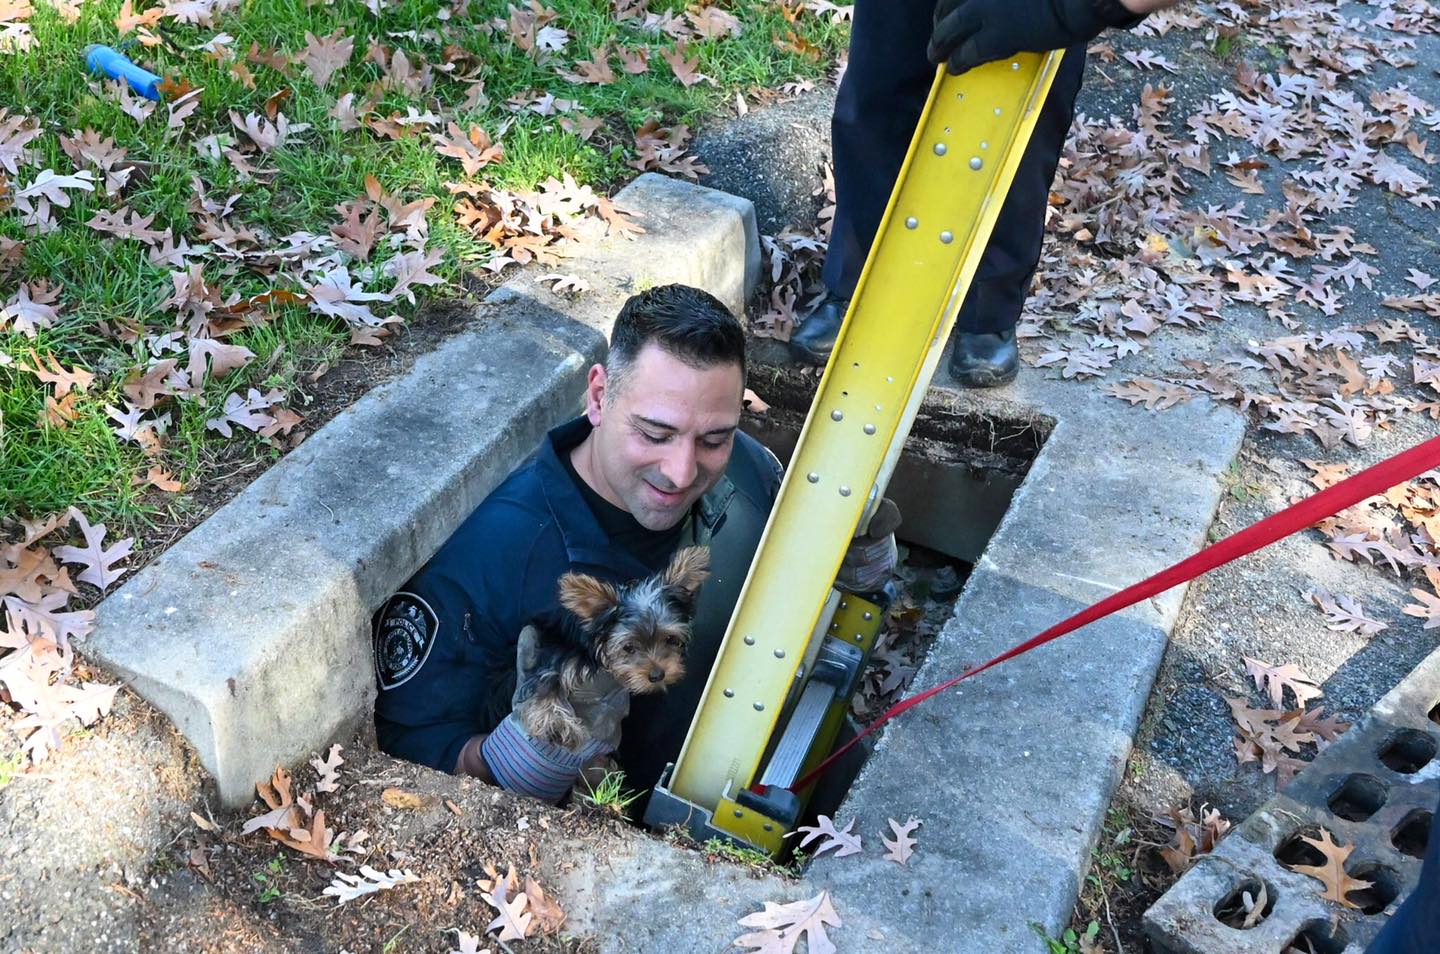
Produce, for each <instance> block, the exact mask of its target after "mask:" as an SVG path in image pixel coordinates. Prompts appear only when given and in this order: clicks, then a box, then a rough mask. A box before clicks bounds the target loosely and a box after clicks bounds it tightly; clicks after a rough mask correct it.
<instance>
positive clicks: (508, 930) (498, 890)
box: [480, 881, 534, 942]
mask: <svg viewBox="0 0 1440 954" xmlns="http://www.w3.org/2000/svg"><path fill="white" fill-rule="evenodd" d="M508 893H509V885H508V884H507V883H506V882H505V881H500V882H498V883H496V885H495V887H494V889H493V890H491V891H488V892H482V893H481V895H480V897H482V898H484V899H485V903H487V904H489V905H490V906H491V907H493V908H494V909H495V910H496V911H498V912H500V913H499V914H498V915H497V916H496V917H495V919H494V920H493V921H491V922H490V923H489V924H487V925H486V926H485V932H486V933H487V934H488V933H490V932H491V931H495V930H498V931H499V932H500V940H501V941H502V942H503V941H523V940H524V939H525V938H526V937H527V936H529V934H530V922H531V921H532V920H534V915H532V914H531V913H530V912H528V911H526V910H525V907H526V906H527V905H528V904H529V903H530V898H529V897H528V896H527V895H526V894H525V892H523V891H521V892H520V893H519V894H517V895H516V896H515V897H513V898H511V897H509V896H508Z"/></svg>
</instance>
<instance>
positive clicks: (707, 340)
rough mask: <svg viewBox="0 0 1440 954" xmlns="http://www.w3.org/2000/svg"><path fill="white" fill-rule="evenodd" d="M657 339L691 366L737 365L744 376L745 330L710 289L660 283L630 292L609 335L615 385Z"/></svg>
mask: <svg viewBox="0 0 1440 954" xmlns="http://www.w3.org/2000/svg"><path fill="white" fill-rule="evenodd" d="M651 343H654V344H656V345H658V346H659V347H660V348H661V349H663V350H664V351H665V352H666V353H668V354H670V355H672V356H674V357H675V358H678V359H679V360H681V361H683V362H685V363H686V364H688V365H690V367H692V368H699V369H702V370H703V369H705V368H711V367H714V366H715V365H717V364H734V365H739V367H740V375H741V377H742V378H743V377H744V375H745V332H744V331H742V330H741V328H740V322H738V321H736V320H735V316H734V315H732V314H730V310H729V309H728V308H726V307H725V306H724V305H722V304H720V300H719V299H717V298H716V297H715V296H714V295H712V294H710V293H709V292H705V291H701V290H700V289H698V288H691V287H690V286H689V285H660V286H659V287H657V288H649V289H646V290H645V291H643V292H641V293H640V294H638V295H631V296H630V298H629V300H628V301H626V302H625V306H624V307H623V308H621V309H620V316H619V317H618V318H616V319H615V328H614V330H613V331H612V332H611V333H610V355H609V357H608V358H606V360H605V370H606V373H607V374H608V375H609V376H610V379H611V388H612V389H613V390H614V392H615V393H618V392H619V386H620V382H621V381H623V380H624V377H625V372H626V371H627V370H628V369H629V368H630V365H631V363H632V362H634V360H635V357H636V356H637V355H638V354H639V353H640V351H641V349H642V348H644V347H645V346H646V345H647V344H651Z"/></svg>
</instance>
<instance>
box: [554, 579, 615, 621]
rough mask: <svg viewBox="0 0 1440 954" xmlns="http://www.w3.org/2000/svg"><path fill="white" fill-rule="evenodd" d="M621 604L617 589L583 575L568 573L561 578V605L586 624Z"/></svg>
mask: <svg viewBox="0 0 1440 954" xmlns="http://www.w3.org/2000/svg"><path fill="white" fill-rule="evenodd" d="M619 602H620V594H619V593H617V592H616V591H615V587H613V586H611V585H610V584H609V583H606V582H604V581H603V580H597V579H595V577H593V576H586V575H585V574H583V573H566V574H565V575H564V576H562V577H560V605H561V606H563V607H565V608H566V609H568V610H569V611H570V612H572V613H574V614H575V615H576V616H578V617H580V618H581V619H583V620H584V621H585V622H587V623H588V622H590V621H591V620H593V619H595V618H596V617H598V616H599V615H600V614H602V613H604V612H606V611H608V610H610V609H613V608H614V607H615V606H616V604H618V603H619Z"/></svg>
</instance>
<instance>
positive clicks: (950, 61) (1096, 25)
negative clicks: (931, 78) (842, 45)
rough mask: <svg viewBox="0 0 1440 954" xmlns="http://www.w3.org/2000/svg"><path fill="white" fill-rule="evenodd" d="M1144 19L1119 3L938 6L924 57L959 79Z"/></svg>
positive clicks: (943, 2)
mask: <svg viewBox="0 0 1440 954" xmlns="http://www.w3.org/2000/svg"><path fill="white" fill-rule="evenodd" d="M1143 19H1145V17H1144V15H1143V14H1134V13H1131V12H1130V11H1129V10H1127V9H1126V8H1125V7H1124V5H1122V4H1121V3H1120V0H1020V2H1016V0H939V3H937V4H936V5H935V30H934V32H933V33H931V34H930V48H929V50H928V51H927V55H928V56H929V58H930V62H931V63H934V64H935V65H936V66H938V65H940V64H941V63H944V64H946V68H947V69H948V70H949V71H950V72H951V73H952V74H958V73H963V72H965V71H966V70H969V69H973V68H974V67H977V66H979V65H980V64H982V63H989V62H991V61H992V60H1003V59H1005V58H1006V57H1007V56H1014V55H1015V54H1016V53H1019V52H1020V51H1021V50H1026V51H1030V52H1037V53H1043V52H1046V51H1048V50H1063V49H1064V48H1065V47H1067V46H1074V45H1075V44H1076V43H1087V42H1089V41H1090V40H1093V39H1095V37H1097V36H1099V35H1100V34H1101V33H1103V32H1104V31H1105V30H1106V29H1108V28H1110V27H1122V28H1126V29H1128V28H1130V27H1132V26H1134V25H1135V24H1137V23H1139V22H1140V21H1141V20H1143Z"/></svg>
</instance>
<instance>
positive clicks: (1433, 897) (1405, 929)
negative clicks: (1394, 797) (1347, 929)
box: [1365, 806, 1440, 954]
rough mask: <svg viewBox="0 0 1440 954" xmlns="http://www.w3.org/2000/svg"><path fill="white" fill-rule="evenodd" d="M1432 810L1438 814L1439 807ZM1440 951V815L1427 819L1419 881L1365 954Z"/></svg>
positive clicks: (1439, 812)
mask: <svg viewBox="0 0 1440 954" xmlns="http://www.w3.org/2000/svg"><path fill="white" fill-rule="evenodd" d="M1435 811H1436V812H1437V814H1440V806H1436V809H1435ZM1437 950H1440V817H1434V816H1432V817H1431V819H1430V842H1429V844H1428V845H1427V847H1426V849H1425V862H1424V865H1423V866H1422V867H1421V868H1420V881H1419V883H1418V884H1416V885H1415V890H1414V891H1411V892H1410V894H1409V896H1408V897H1406V898H1405V902H1404V903H1403V904H1401V905H1400V907H1399V909H1398V910H1397V911H1396V912H1395V913H1394V914H1393V915H1391V916H1390V921H1389V923H1387V924H1386V925H1385V928H1384V929H1383V930H1382V931H1381V932H1380V935H1379V936H1378V937H1376V938H1375V940H1374V941H1372V942H1371V944H1370V946H1369V947H1368V948H1366V949H1365V954H1434V952H1435V951H1437Z"/></svg>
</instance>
